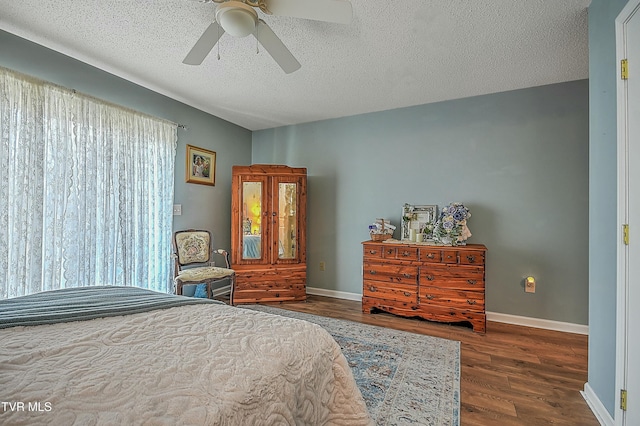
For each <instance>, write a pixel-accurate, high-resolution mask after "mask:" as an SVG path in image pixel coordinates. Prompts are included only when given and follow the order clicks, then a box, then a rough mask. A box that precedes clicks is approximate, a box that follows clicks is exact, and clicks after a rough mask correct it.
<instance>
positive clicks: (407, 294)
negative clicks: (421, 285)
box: [402, 291, 411, 297]
mask: <svg viewBox="0 0 640 426" xmlns="http://www.w3.org/2000/svg"><path fill="white" fill-rule="evenodd" d="M402 294H404V295H405V296H407V297H409V296H411V293H409V292H408V291H405V292H403V293H402Z"/></svg>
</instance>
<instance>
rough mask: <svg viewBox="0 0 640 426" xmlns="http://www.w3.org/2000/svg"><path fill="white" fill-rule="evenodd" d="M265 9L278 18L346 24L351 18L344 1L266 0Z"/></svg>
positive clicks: (349, 5)
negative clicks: (285, 17) (287, 17)
mask: <svg viewBox="0 0 640 426" xmlns="http://www.w3.org/2000/svg"><path fill="white" fill-rule="evenodd" d="M266 4H267V9H269V11H270V12H271V13H272V14H274V15H280V16H291V17H293V18H303V19H313V20H315V21H325V22H336V23H338V24H348V23H350V22H351V18H352V17H353V10H352V8H351V3H350V2H349V1H346V0H267V1H266Z"/></svg>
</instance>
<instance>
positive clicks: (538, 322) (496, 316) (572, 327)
mask: <svg viewBox="0 0 640 426" xmlns="http://www.w3.org/2000/svg"><path fill="white" fill-rule="evenodd" d="M307 293H308V294H314V295H316V296H326V297H333V298H336V299H345V300H354V301H357V302H360V301H361V300H362V294H360V293H347V292H345V291H336V290H326V289H324V288H317V287H307ZM487 321H495V322H502V323H506V324H513V325H523V326H526V327H534V328H543V329H546V330H554V331H563V332H565V333H575V334H589V326H587V325H581V324H573V323H569V322H560V321H552V320H546V319H540V318H530V317H521V316H518V315H509V314H501V313H498V312H487Z"/></svg>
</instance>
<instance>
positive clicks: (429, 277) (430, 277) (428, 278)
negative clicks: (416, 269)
mask: <svg viewBox="0 0 640 426" xmlns="http://www.w3.org/2000/svg"><path fill="white" fill-rule="evenodd" d="M425 278H426V279H427V280H428V281H433V280H434V279H435V277H434V276H433V275H427V276H426V277H425Z"/></svg>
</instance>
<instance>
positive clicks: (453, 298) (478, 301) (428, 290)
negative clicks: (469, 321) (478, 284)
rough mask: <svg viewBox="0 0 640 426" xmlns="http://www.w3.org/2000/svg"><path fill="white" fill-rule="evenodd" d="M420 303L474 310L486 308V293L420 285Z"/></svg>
mask: <svg viewBox="0 0 640 426" xmlns="http://www.w3.org/2000/svg"><path fill="white" fill-rule="evenodd" d="M418 295H419V296H420V304H425V305H434V306H446V307H449V308H456V309H468V310H472V311H483V310H484V293H483V292H481V291H464V290H452V289H443V288H439V287H429V286H420V287H419V290H418Z"/></svg>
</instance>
